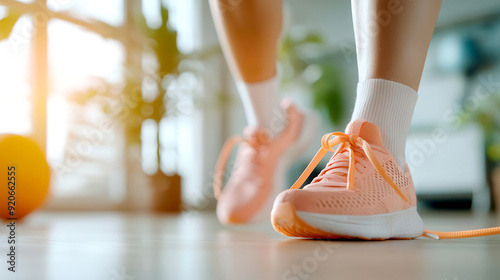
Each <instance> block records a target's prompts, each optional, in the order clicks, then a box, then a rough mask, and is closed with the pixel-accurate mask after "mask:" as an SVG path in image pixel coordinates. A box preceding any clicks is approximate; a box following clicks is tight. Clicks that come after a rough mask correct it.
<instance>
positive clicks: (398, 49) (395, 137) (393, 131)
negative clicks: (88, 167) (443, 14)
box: [352, 0, 441, 169]
mask: <svg viewBox="0 0 500 280" xmlns="http://www.w3.org/2000/svg"><path fill="white" fill-rule="evenodd" d="M440 6H441V1H440V0H419V1H412V0H397V1H396V0H373V1H359V0H352V14H353V22H354V32H355V36H356V50H357V56H358V73H359V84H358V92H357V99H356V105H355V108H354V113H353V116H352V119H353V120H356V119H364V120H367V121H369V122H372V123H374V124H376V125H377V126H378V127H379V129H380V131H381V134H382V137H383V138H384V144H385V147H386V148H387V149H388V150H389V151H390V152H391V153H392V154H393V156H394V157H395V158H396V159H397V161H398V164H399V165H400V167H401V168H403V169H404V166H405V144H406V138H407V136H408V130H409V128H410V122H411V118H412V115H413V110H414V107H415V104H416V101H417V90H418V86H419V83H420V78H421V76H422V70H423V68H424V62H425V57H426V55H427V50H428V48H429V43H430V41H431V37H432V33H433V31H434V26H435V24H436V20H437V17H438V14H439V9H440Z"/></svg>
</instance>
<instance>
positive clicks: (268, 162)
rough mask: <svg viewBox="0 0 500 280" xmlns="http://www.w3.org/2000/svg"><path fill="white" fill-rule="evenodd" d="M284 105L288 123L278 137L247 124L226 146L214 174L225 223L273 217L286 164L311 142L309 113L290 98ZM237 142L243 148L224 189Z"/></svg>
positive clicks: (238, 154) (218, 210)
mask: <svg viewBox="0 0 500 280" xmlns="http://www.w3.org/2000/svg"><path fill="white" fill-rule="evenodd" d="M281 106H282V108H283V111H284V112H285V117H286V124H285V128H284V129H283V130H282V132H281V133H280V134H279V135H278V136H276V137H272V135H271V133H270V131H269V130H267V129H259V128H254V127H247V128H246V129H245V131H244V137H240V136H234V137H232V138H230V139H229V140H228V141H227V142H226V144H225V145H224V147H223V149H222V151H221V153H220V156H219V159H218V161H217V165H216V168H215V170H216V171H215V174H214V195H215V197H216V199H217V217H218V218H219V221H220V222H221V223H223V224H243V223H249V222H254V221H260V220H263V219H269V214H270V212H271V208H272V204H273V200H274V198H275V197H276V195H277V194H278V193H279V192H280V191H281V190H283V186H284V173H285V172H284V171H285V170H286V165H287V164H288V163H290V162H291V159H290V158H291V157H295V156H297V154H298V153H299V152H300V151H302V150H304V148H305V146H307V144H308V143H309V142H310V141H309V140H310V139H311V138H312V133H311V131H310V129H311V128H312V127H313V125H311V124H309V121H308V120H306V117H305V115H304V114H303V113H301V112H300V111H299V110H298V109H297V107H296V106H295V105H294V104H293V103H292V102H291V101H290V100H283V102H282V103H281ZM307 119H308V118H307ZM237 144H240V147H239V150H238V153H237V155H236V160H235V163H234V168H233V171H232V173H231V176H230V178H229V180H228V182H227V184H226V186H225V188H224V189H222V188H221V187H222V180H223V177H224V173H225V167H226V165H227V162H228V159H229V156H230V154H231V150H232V149H233V147H234V146H235V145H237Z"/></svg>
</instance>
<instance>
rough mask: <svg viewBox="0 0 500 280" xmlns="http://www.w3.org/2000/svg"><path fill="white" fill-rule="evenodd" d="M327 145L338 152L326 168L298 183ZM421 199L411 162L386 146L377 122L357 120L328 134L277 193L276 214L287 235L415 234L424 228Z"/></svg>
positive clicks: (369, 236)
mask: <svg viewBox="0 0 500 280" xmlns="http://www.w3.org/2000/svg"><path fill="white" fill-rule="evenodd" d="M332 137H335V138H333V139H331V138H332ZM336 145H339V147H338V149H337V150H336V151H335V150H333V149H332V148H333V147H334V146H336ZM328 151H332V152H333V151H334V152H335V153H334V155H333V156H332V158H331V159H330V161H329V163H328V164H327V166H326V167H325V169H323V171H322V172H321V173H320V174H319V175H318V177H316V178H315V179H314V180H313V181H312V183H311V184H309V185H307V186H305V187H304V188H303V189H298V188H300V186H301V185H302V183H303V182H304V181H305V179H306V178H307V177H308V175H309V174H310V173H311V171H312V170H313V169H314V167H315V166H316V165H317V164H318V163H319V161H320V160H321V158H322V157H323V156H324V155H325V154H326V153H327V152H328ZM416 202H417V200H416V196H415V190H414V188H413V181H412V178H411V175H410V172H409V170H408V167H407V168H406V171H402V170H401V169H400V167H399V166H398V164H397V163H396V161H395V160H394V158H393V157H392V155H391V154H390V153H389V152H388V151H387V150H386V149H385V148H384V147H383V145H382V137H381V136H380V132H379V130H378V128H377V126H376V125H374V124H372V123H369V122H366V121H363V120H356V121H354V122H353V123H351V124H349V126H348V127H347V130H346V133H342V132H335V133H331V134H327V135H325V136H324V137H323V140H322V148H321V149H320V151H319V152H318V154H316V156H315V157H314V159H313V160H312V162H311V164H310V165H309V166H308V167H307V169H306V170H305V171H304V173H303V174H302V175H301V177H300V178H299V180H298V181H297V182H296V183H295V185H294V186H293V187H292V189H291V190H287V191H284V192H282V193H281V194H280V195H279V196H278V197H277V198H276V201H275V203H274V207H273V210H272V214H271V220H272V224H273V226H274V228H275V229H276V230H277V231H278V232H280V233H282V234H284V235H288V236H297V237H308V238H321V239H326V238H334V239H337V238H360V239H389V238H415V237H418V236H421V235H422V233H423V223H422V220H421V219H420V216H419V215H418V213H417V207H416Z"/></svg>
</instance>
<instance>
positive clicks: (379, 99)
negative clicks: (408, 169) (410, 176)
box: [352, 79, 418, 170]
mask: <svg viewBox="0 0 500 280" xmlns="http://www.w3.org/2000/svg"><path fill="white" fill-rule="evenodd" d="M417 99H418V94H417V92H416V91H415V90H414V89H412V88H411V87H409V86H406V85H403V84H401V83H397V82H393V81H388V80H382V79H369V80H365V81H361V82H359V83H358V89H357V95H356V103H355V106H354V112H353V114H352V120H356V119H364V120H366V121H369V122H371V123H374V124H376V125H377V126H378V128H379V129H380V133H381V135H382V138H383V141H384V147H385V148H386V149H387V150H389V152H391V153H392V155H393V156H394V157H395V159H396V160H397V162H398V164H399V165H400V166H401V168H402V169H403V170H404V167H405V163H406V161H405V147H406V138H407V137H408V131H409V130H410V123H411V119H412V116H413V111H414V110H415V105H416V103H417Z"/></svg>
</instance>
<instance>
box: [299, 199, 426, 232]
mask: <svg viewBox="0 0 500 280" xmlns="http://www.w3.org/2000/svg"><path fill="white" fill-rule="evenodd" d="M296 215H297V216H298V217H299V218H300V219H301V220H302V221H304V222H305V223H306V224H308V225H310V226H312V227H314V228H316V229H319V230H321V231H323V232H326V233H331V234H333V235H338V236H352V237H359V238H364V239H390V238H416V237H418V236H421V235H422V233H423V231H424V224H423V222H422V219H421V218H420V216H419V215H418V212H417V207H416V206H415V207H412V208H409V209H406V210H401V211H397V212H392V213H388V214H379V215H368V216H353V215H329V214H318V213H309V212H303V211H296Z"/></svg>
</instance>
